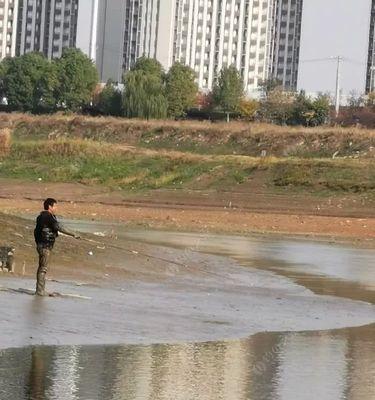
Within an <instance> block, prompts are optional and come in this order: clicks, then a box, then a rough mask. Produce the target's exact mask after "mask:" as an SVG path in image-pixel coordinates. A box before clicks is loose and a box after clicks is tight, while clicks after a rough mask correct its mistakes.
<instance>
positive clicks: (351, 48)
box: [298, 0, 371, 96]
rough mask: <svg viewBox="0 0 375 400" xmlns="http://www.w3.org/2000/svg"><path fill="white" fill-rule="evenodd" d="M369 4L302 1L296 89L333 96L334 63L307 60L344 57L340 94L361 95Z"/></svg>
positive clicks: (350, 0)
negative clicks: (354, 93)
mask: <svg viewBox="0 0 375 400" xmlns="http://www.w3.org/2000/svg"><path fill="white" fill-rule="evenodd" d="M370 10H371V0H304V10H303V20H302V35H301V49H300V60H301V62H300V68H299V77H298V89H299V90H301V89H304V90H305V91H306V92H307V93H317V92H331V93H334V92H335V85H336V68H337V62H335V61H330V60H326V61H315V62H310V61H309V60H314V59H321V58H329V57H337V56H339V55H340V56H343V57H346V58H348V59H349V61H344V63H343V65H342V84H341V86H342V94H343V96H345V95H349V94H350V92H352V91H355V92H357V93H363V92H364V91H365V83H366V63H367V53H368V41H369V38H368V36H369V28H370Z"/></svg>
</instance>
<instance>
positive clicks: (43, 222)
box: [34, 211, 76, 249]
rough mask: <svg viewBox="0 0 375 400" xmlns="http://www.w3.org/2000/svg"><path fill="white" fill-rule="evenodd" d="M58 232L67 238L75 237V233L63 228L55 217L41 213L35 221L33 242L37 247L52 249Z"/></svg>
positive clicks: (44, 212)
mask: <svg viewBox="0 0 375 400" xmlns="http://www.w3.org/2000/svg"><path fill="white" fill-rule="evenodd" d="M59 232H62V233H65V234H66V235H69V236H76V235H75V233H73V232H71V231H69V230H67V229H66V228H64V227H63V226H62V225H61V224H60V223H59V222H58V220H57V218H56V216H55V215H53V214H52V213H50V212H49V211H42V212H41V213H40V214H39V216H38V218H37V219H36V227H35V230H34V238H35V242H36V244H37V245H39V246H43V247H48V248H50V249H52V248H53V246H54V244H55V240H56V238H57V237H58V236H59Z"/></svg>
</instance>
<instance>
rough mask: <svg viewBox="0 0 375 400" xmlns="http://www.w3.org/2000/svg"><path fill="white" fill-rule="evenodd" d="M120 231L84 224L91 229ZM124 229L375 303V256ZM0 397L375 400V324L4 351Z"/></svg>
mask: <svg viewBox="0 0 375 400" xmlns="http://www.w3.org/2000/svg"><path fill="white" fill-rule="evenodd" d="M110 228H111V229H113V227H108V226H106V225H104V224H103V225H100V226H98V225H95V226H92V225H90V224H87V225H84V224H80V229H81V230H83V231H87V232H94V231H98V230H100V231H103V232H105V231H106V230H107V229H110ZM115 231H116V233H117V234H118V235H119V237H120V238H124V239H130V240H136V241H144V242H147V243H152V244H158V245H165V246H173V247H178V248H188V249H191V250H195V251H202V252H207V253H213V254H220V255H226V256H230V257H233V258H235V259H237V260H238V261H239V262H240V263H241V264H243V265H248V266H250V267H252V268H254V267H255V268H259V269H262V270H267V271H271V272H273V273H275V274H280V275H282V276H283V277H286V278H288V279H291V280H293V281H295V282H296V283H298V284H300V285H303V286H305V287H306V288H308V289H310V290H312V291H313V292H315V293H317V294H330V295H334V296H338V297H346V298H350V299H355V300H362V301H365V302H369V303H372V304H375V297H374V296H375V251H374V250H366V249H357V248H351V247H349V246H343V245H334V244H332V245H330V244H322V243H317V242H313V243H312V242H307V241H300V240H298V241H297V240H280V239H275V238H244V237H230V236H221V235H217V236H216V235H201V234H184V233H179V234H176V233H168V232H149V231H127V230H125V229H123V228H121V227H119V226H118V227H115ZM249 311H251V310H249ZM374 323H375V321H374ZM0 329H1V328H0ZM88 334H89V332H88ZM0 399H1V400H8V399H9V400H10V399H12V400H18V399H19V400H23V399H32V400H42V399H43V400H44V399H51V400H55V399H56V400H73V399H74V400H75V399H77V400H83V399H85V400H86V399H87V400H90V399H104V400H107V399H108V400H109V399H113V400H119V399H126V400H132V399H149V400H159V399H160V400H162V399H170V400H179V399H181V400H190V399H191V400H192V399H202V400H221V399H223V400H224V399H228V400H237V399H238V400H263V399H267V400H268V399H269V400H310V399H311V400H344V399H346V400H357V399H358V400H359V399H360V400H374V399H375V324H374V325H371V326H366V327H361V328H347V329H340V330H336V331H316V332H281V333H278V332H266V333H260V334H256V335H254V336H251V337H249V338H248V339H244V340H233V341H223V342H210V343H186V344H174V345H167V344H163V345H150V346H126V345H124V346H66V347H65V346H62V347H28V348H22V349H8V350H2V351H0Z"/></svg>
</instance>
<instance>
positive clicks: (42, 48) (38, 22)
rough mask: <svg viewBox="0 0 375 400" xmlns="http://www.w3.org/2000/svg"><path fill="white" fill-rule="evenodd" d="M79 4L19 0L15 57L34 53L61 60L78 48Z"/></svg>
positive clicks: (69, 0) (68, 0) (73, 0)
mask: <svg viewBox="0 0 375 400" xmlns="http://www.w3.org/2000/svg"><path fill="white" fill-rule="evenodd" d="M77 16H78V0H19V11H18V27H17V46H16V54H17V55H22V54H25V53H30V52H33V51H38V52H42V53H44V54H45V55H46V56H47V57H48V58H50V59H51V58H58V57H61V54H62V50H63V49H64V48H66V47H75V40H76V35H77Z"/></svg>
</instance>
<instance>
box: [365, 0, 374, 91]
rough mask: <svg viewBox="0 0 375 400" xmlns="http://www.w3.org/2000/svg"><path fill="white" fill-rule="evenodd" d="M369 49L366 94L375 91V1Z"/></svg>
mask: <svg viewBox="0 0 375 400" xmlns="http://www.w3.org/2000/svg"><path fill="white" fill-rule="evenodd" d="M369 31H370V33H369V47H368V58H367V71H366V93H369V92H373V91H374V90H375V0H372V1H371V17H370V30H369Z"/></svg>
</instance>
